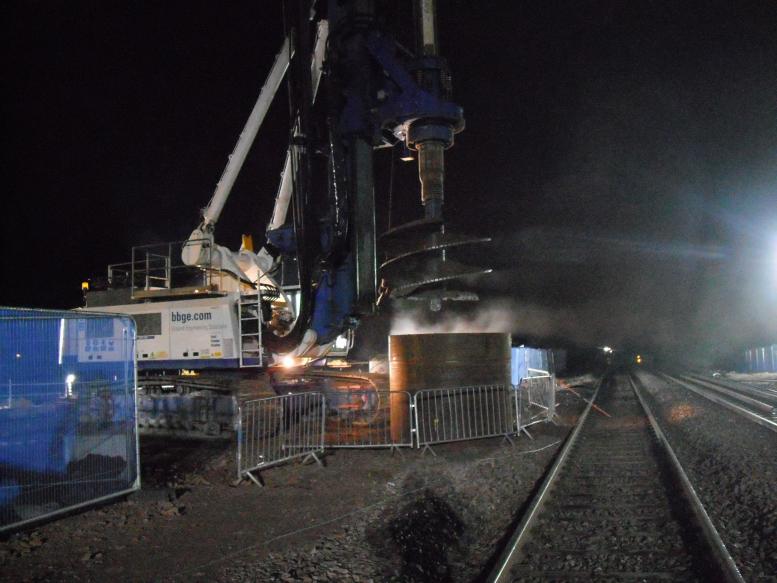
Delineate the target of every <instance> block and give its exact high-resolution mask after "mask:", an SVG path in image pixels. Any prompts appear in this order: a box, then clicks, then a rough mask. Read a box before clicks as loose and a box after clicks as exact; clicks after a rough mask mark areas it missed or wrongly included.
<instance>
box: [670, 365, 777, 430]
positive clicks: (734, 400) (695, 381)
mask: <svg viewBox="0 0 777 583" xmlns="http://www.w3.org/2000/svg"><path fill="white" fill-rule="evenodd" d="M663 377H664V378H665V379H667V380H668V381H670V382H672V383H674V384H676V385H679V386H681V387H684V388H685V389H686V390H689V391H692V392H694V393H696V394H697V395H699V396H701V397H704V398H705V399H707V400H708V401H712V402H714V403H717V404H718V405H720V406H722V407H725V408H726V409H729V410H731V411H733V412H735V413H737V414H738V415H741V416H742V417H745V418H747V419H749V420H750V421H753V422H754V423H758V424H759V425H761V426H763V427H766V428H767V429H769V430H771V431H775V432H777V390H775V389H772V388H768V387H755V386H752V385H748V384H745V383H737V382H734V381H726V380H720V379H709V378H705V377H701V376H699V375H695V374H690V375H668V374H663Z"/></svg>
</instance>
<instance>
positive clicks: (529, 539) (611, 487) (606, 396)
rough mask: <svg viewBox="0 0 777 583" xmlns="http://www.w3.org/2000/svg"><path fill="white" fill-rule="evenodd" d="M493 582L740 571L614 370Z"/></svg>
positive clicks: (713, 575)
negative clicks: (599, 410) (595, 410)
mask: <svg viewBox="0 0 777 583" xmlns="http://www.w3.org/2000/svg"><path fill="white" fill-rule="evenodd" d="M593 403H596V404H597V405H598V406H599V407H601V408H602V409H603V410H604V411H606V412H607V413H608V414H609V415H610V417H605V416H604V415H602V414H600V413H597V412H592V410H591V407H592V404H593ZM491 580H492V581H497V582H503V581H589V580H607V581H621V580H623V581H713V580H714V581H742V578H741V575H740V574H739V572H738V570H737V568H736V566H735V565H734V562H733V560H732V559H731V557H730V555H729V554H728V552H727V550H726V548H725V546H724V545H723V542H722V541H721V539H720V537H719V536H718V535H717V533H716V532H715V529H714V527H713V526H712V523H711V522H710V520H709V517H708V516H707V514H706V512H705V510H704V508H703V507H702V505H701V502H700V501H699V499H698V497H696V494H695V492H694V491H693V488H692V486H691V485H690V482H689V481H688V478H687V477H686V476H685V473H684V472H683V470H682V468H681V467H680V464H679V462H678V461H677V458H676V457H675V456H674V453H673V452H672V451H671V448H670V447H669V444H668V442H667V441H666V439H665V438H664V436H663V433H662V432H661V429H660V428H659V427H658V425H657V424H656V422H655V419H654V418H653V416H652V414H651V413H650V411H649V410H648V409H647V408H646V404H645V403H644V401H643V400H642V398H641V396H640V395H639V394H638V392H637V387H636V386H635V385H634V384H633V383H632V382H631V379H630V378H628V377H627V376H618V377H607V378H605V379H603V381H602V383H601V384H600V386H599V388H598V389H597V391H596V393H595V395H594V397H593V398H592V399H591V404H590V405H589V407H588V408H587V409H586V411H585V412H584V414H583V415H582V416H581V418H580V420H579V422H578V426H577V427H576V428H575V430H574V431H573V432H572V434H571V435H570V437H569V438H568V441H567V443H566V444H565V445H564V448H563V449H562V451H561V452H560V453H559V456H558V458H557V460H556V462H555V464H554V466H553V467H552V468H551V470H550V471H549V472H548V474H547V475H546V478H545V480H544V482H543V484H542V486H541V487H540V489H539V491H538V493H537V495H536V497H535V498H534V500H533V501H532V503H531V505H530V507H529V508H528V510H527V511H526V513H525V514H524V516H523V517H522V519H521V522H520V523H519V524H518V527H517V528H516V531H515V533H514V534H513V536H512V538H511V540H510V541H509V543H508V544H507V547H506V549H505V551H504V552H503V554H502V556H501V557H500V560H499V561H498V563H497V565H496V567H495V569H494V570H493V571H492V574H491Z"/></svg>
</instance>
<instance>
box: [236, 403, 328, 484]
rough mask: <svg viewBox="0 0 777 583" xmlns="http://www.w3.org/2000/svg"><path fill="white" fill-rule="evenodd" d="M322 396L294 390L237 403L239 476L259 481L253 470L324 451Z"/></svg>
mask: <svg viewBox="0 0 777 583" xmlns="http://www.w3.org/2000/svg"><path fill="white" fill-rule="evenodd" d="M325 413H326V405H325V401H324V396H323V394H321V393H318V392H311V393H296V394H289V395H281V396H278V397H266V398H264V399H255V400H253V401H246V402H244V403H242V404H241V405H240V422H239V426H238V442H237V475H238V479H243V478H249V479H251V480H253V481H255V482H258V480H257V478H256V477H255V476H254V475H252V472H257V471H261V470H263V469H265V468H267V467H270V466H273V465H276V464H279V463H282V462H286V461H289V460H291V459H294V458H298V457H310V456H312V457H313V458H314V459H316V460H317V461H318V457H317V456H316V454H317V453H321V452H323V451H324V415H325Z"/></svg>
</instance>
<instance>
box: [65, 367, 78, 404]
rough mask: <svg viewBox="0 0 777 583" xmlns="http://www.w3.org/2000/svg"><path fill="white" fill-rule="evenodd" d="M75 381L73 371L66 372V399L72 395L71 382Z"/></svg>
mask: <svg viewBox="0 0 777 583" xmlns="http://www.w3.org/2000/svg"><path fill="white" fill-rule="evenodd" d="M75 382H76V375H74V374H73V373H70V374H68V375H67V376H66V377H65V397H67V398H68V399H69V398H71V397H72V396H73V383H75Z"/></svg>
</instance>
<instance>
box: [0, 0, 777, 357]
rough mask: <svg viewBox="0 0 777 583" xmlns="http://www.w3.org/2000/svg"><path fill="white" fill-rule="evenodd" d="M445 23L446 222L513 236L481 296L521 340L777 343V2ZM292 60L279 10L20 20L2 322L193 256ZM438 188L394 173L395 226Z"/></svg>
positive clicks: (250, 173)
mask: <svg viewBox="0 0 777 583" xmlns="http://www.w3.org/2000/svg"><path fill="white" fill-rule="evenodd" d="M439 4H440V7H439V24H440V29H441V30H440V42H441V50H442V53H443V54H444V55H445V56H446V57H447V58H448V59H449V62H450V65H451V69H452V72H453V76H454V77H453V82H454V96H455V100H456V101H457V102H458V103H459V104H461V105H462V106H463V107H464V111H465V116H466V119H467V129H466V130H465V132H464V133H462V134H460V135H458V136H457V139H456V144H455V146H454V147H453V149H452V150H450V151H449V152H448V154H447V159H446V163H447V174H446V211H445V212H446V216H447V217H448V219H449V220H450V221H451V222H452V223H455V224H457V225H459V226H460V227H461V228H462V229H464V230H466V231H469V232H471V233H473V234H478V235H492V236H493V237H494V238H495V242H494V244H493V245H492V246H491V247H490V248H489V249H488V250H487V252H485V253H481V256H480V257H478V258H476V259H477V260H479V261H481V262H483V263H487V264H490V265H492V266H493V267H495V269H496V272H495V274H494V275H493V276H492V277H490V278H488V279H487V280H484V281H483V283H482V285H483V288H484V296H485V297H486V298H496V299H499V301H500V302H501V305H505V303H508V305H510V306H513V307H514V311H513V317H514V318H515V322H514V328H515V330H516V331H517V332H520V333H523V334H529V335H537V336H555V337H559V338H565V339H568V340H572V341H577V342H582V343H592V344H596V343H600V344H601V343H608V344H613V345H619V346H632V347H635V348H640V347H647V348H649V349H650V348H655V347H656V346H663V347H665V348H666V347H669V348H670V349H671V350H674V351H678V352H681V353H685V352H687V353H711V352H714V351H725V350H726V349H728V348H732V347H734V348H736V347H739V346H740V345H743V344H747V343H750V342H760V341H765V340H769V341H772V342H775V341H777V2H775V1H774V0H764V1H762V2H717V1H712V2H580V1H577V2H568V3H546V2H531V3H530V2H465V1H445V0H441V1H440V3H439ZM408 10H409V8H408ZM400 16H401V15H400ZM282 37H283V26H282V20H281V11H280V3H279V2H274V1H273V2H269V1H267V2H250V3H249V2H245V3H232V2H230V3H221V2H171V1H166V2H146V3H139V2H132V3H130V2H97V1H95V2H79V1H69V2H55V1H46V2H32V1H31V2H24V3H13V4H12V5H11V6H10V7H8V8H6V10H5V17H4V23H3V39H4V41H5V45H6V48H5V55H6V58H5V59H4V62H5V68H6V70H5V74H4V75H3V77H4V79H3V80H4V83H3V86H4V90H3V96H4V100H3V110H4V111H3V119H4V125H5V143H6V148H5V151H6V154H5V155H4V163H3V171H4V174H5V180H4V181H3V183H4V190H5V193H4V196H3V202H4V205H5V208H4V209H3V211H4V212H3V213H2V216H3V225H4V229H3V253H2V257H3V285H2V288H1V289H2V291H1V292H0V294H1V295H0V304H6V305H27V306H40V307H74V306H77V305H79V302H80V289H79V288H80V285H79V284H80V282H81V281H82V280H83V279H86V278H88V277H89V276H91V275H95V274H100V273H104V270H105V266H106V265H107V264H108V263H111V262H120V261H126V260H128V259H129V253H130V247H131V246H132V245H137V244H144V243H150V242H157V241H168V240H176V239H182V238H185V237H186V236H188V234H189V233H190V232H191V230H192V228H194V227H195V226H196V225H197V223H198V210H199V209H200V208H201V207H202V206H204V205H205V204H206V203H207V201H208V200H209V198H210V195H211V194H212V191H213V188H214V186H215V184H216V182H217V180H218V178H219V176H220V174H221V171H222V170H223V167H224V164H225V163H226V159H227V156H228V154H229V153H230V152H231V151H232V148H233V146H234V143H235V140H236V139H237V137H238V134H239V132H240V130H241V128H242V126H243V124H244V122H245V119H246V117H247V116H248V113H249V112H250V110H251V107H252V105H253V102H254V100H255V99H256V97H257V95H258V91H259V89H260V88H261V85H262V83H263V81H264V77H265V75H266V73H267V71H268V69H269V67H270V65H271V63H272V59H273V57H274V55H275V53H276V51H277V50H278V48H279V47H280V44H281V41H282ZM287 113H288V107H287V103H286V97H285V94H284V95H279V99H278V100H277V102H276V104H275V105H274V107H273V109H272V110H271V112H270V115H269V116H268V119H267V121H266V123H265V126H264V127H263V129H262V131H261V132H260V135H259V138H258V140H257V143H256V145H255V146H254V150H253V152H252V154H251V155H250V156H249V158H248V160H247V162H246V166H245V168H244V171H243V173H242V175H241V177H240V178H239V179H238V182H237V184H236V187H235V190H234V192H233V195H232V199H231V200H230V203H229V205H228V206H227V208H226V210H225V212H224V214H223V216H222V219H221V221H220V223H219V226H218V229H217V237H218V239H219V241H220V242H221V243H222V244H226V245H228V246H231V247H234V248H236V247H238V246H239V240H240V234H241V233H244V232H246V233H248V232H250V233H253V234H254V236H255V239H259V240H262V238H263V237H262V234H263V232H264V228H265V225H266V222H267V220H268V219H269V216H270V211H271V208H272V203H273V199H274V196H275V191H276V188H277V181H278V176H279V173H280V170H281V166H282V161H283V157H284V155H285V147H286V146H285V144H286V139H287V131H288V121H287V117H288V115H287ZM389 165H390V154H389V152H388V151H383V152H380V153H379V155H378V161H377V168H378V183H377V187H376V193H377V196H378V197H379V198H380V202H379V206H380V209H381V212H382V214H381V216H380V217H379V225H380V226H381V230H383V229H385V227H386V226H387V224H388V217H387V216H386V212H385V211H386V206H387V204H386V199H387V193H388V181H387V180H386V177H387V175H388V168H389ZM415 172H416V170H415V167H414V165H402V166H400V167H398V168H397V179H396V181H395V192H394V195H393V213H392V219H391V220H392V222H393V224H397V223H399V222H403V221H405V220H409V219H412V218H416V217H417V216H419V215H420V212H421V211H420V204H419V203H418V200H417V199H418V186H417V185H416V177H415Z"/></svg>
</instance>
